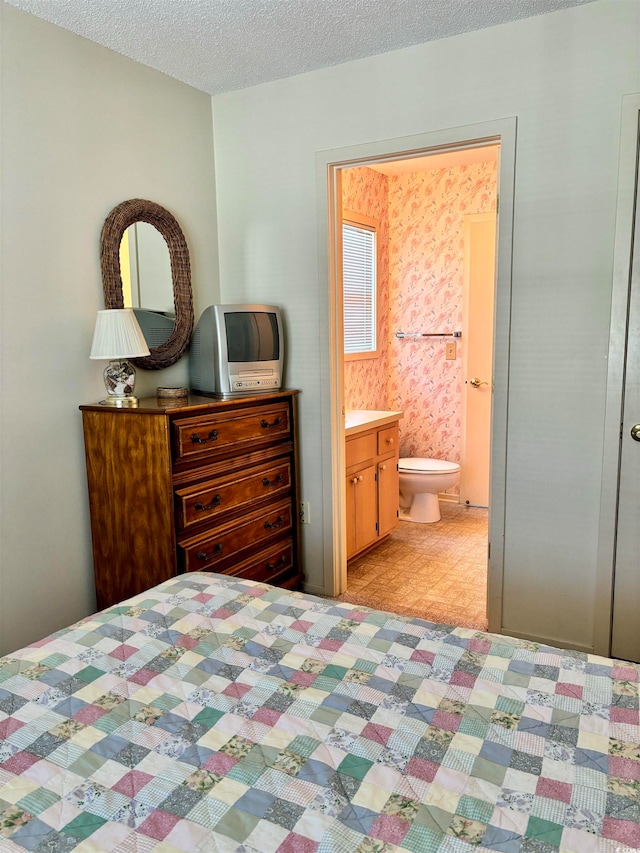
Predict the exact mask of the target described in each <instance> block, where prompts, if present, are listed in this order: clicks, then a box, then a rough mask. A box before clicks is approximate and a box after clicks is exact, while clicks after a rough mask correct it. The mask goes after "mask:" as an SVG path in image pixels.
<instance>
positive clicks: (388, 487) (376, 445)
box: [345, 412, 401, 559]
mask: <svg viewBox="0 0 640 853" xmlns="http://www.w3.org/2000/svg"><path fill="white" fill-rule="evenodd" d="M353 414H354V415H360V416H361V417H359V418H355V420H356V421H357V423H356V424H355V425H351V426H349V419H347V424H346V431H345V457H346V503H347V559H351V558H352V557H355V556H356V555H358V554H360V553H361V552H362V551H365V550H366V549H367V548H370V547H371V546H372V545H374V544H376V543H377V542H379V541H381V540H382V539H383V538H384V537H385V536H387V535H388V534H389V533H391V531H392V530H393V529H394V528H395V527H396V526H397V524H398V495H399V488H398V486H399V484H398V420H399V418H400V416H401V413H399V412H372V413H364V412H362V413H361V412H356V413H353ZM366 414H369V415H370V416H371V417H370V418H369V419H367V418H366V417H365V415H366ZM374 416H377V417H374Z"/></svg>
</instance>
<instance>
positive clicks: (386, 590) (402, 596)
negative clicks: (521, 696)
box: [338, 501, 488, 631]
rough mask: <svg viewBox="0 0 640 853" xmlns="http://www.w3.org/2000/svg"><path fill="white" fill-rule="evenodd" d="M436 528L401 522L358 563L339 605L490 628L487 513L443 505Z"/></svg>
mask: <svg viewBox="0 0 640 853" xmlns="http://www.w3.org/2000/svg"><path fill="white" fill-rule="evenodd" d="M440 513H441V515H442V518H441V520H440V521H438V522H436V523H435V524H415V523H412V522H400V524H399V526H398V528H397V529H396V530H395V531H394V532H393V533H392V534H391V535H390V536H389V537H388V538H387V539H386V540H385V541H384V542H381V543H380V545H378V546H377V547H376V548H374V549H372V550H371V551H369V552H368V553H367V554H364V555H363V556H362V557H359V558H358V559H356V560H354V561H353V563H351V564H350V565H349V567H348V571H347V585H348V588H347V592H345V593H343V594H342V595H340V596H338V600H339V601H348V602H351V603H353V604H363V605H365V606H367V607H373V608H377V609H380V610H391V611H393V612H395V613H400V614H402V615H406V616H413V617H419V618H421V619H428V620H429V621H431V622H441V623H444V624H448V625H458V626H461V627H463V628H477V629H478V630H481V631H486V630H487V612H486V596H487V535H488V532H487V531H488V519H487V516H488V511H487V510H486V509H480V508H478V507H466V506H460V505H459V504H455V503H449V502H445V501H441V502H440Z"/></svg>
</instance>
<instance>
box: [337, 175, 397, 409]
mask: <svg viewBox="0 0 640 853" xmlns="http://www.w3.org/2000/svg"><path fill="white" fill-rule="evenodd" d="M388 180H389V179H388V178H387V176H386V175H383V174H381V173H380V172H375V171H374V170H373V169H369V168H367V167H366V166H361V167H359V168H357V169H344V170H343V172H342V209H343V210H350V211H353V212H355V213H360V214H362V215H363V216H369V217H371V218H372V219H377V220H378V223H379V228H378V243H379V265H378V343H379V349H380V355H379V356H378V357H377V358H366V359H356V360H354V361H346V362H345V365H344V400H345V408H347V409H388V408H389V406H388V402H387V401H388V391H387V378H388V375H389V210H388V189H387V184H388Z"/></svg>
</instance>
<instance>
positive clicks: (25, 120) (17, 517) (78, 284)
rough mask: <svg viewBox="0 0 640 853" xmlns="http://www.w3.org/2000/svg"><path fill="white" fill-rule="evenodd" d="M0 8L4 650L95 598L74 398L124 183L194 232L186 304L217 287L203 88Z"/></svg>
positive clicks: (94, 388) (0, 613)
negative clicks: (110, 222)
mask: <svg viewBox="0 0 640 853" xmlns="http://www.w3.org/2000/svg"><path fill="white" fill-rule="evenodd" d="M0 14H1V15H2V22H1V23H2V68H1V74H2V131H1V133H2V137H1V147H2V187H1V189H2V246H1V254H2V261H1V263H2V268H1V272H2V290H1V299H2V302H1V323H2V327H1V331H2V344H1V346H2V365H1V370H2V375H1V392H2V409H1V420H0V435H1V445H0V466H1V472H0V473H1V507H0V509H1V513H2V518H1V524H2V528H1V539H0V542H1V549H2V551H1V564H0V651H4V652H7V651H10V650H12V649H15V648H17V647H19V646H22V645H24V644H26V643H28V642H31V641H33V640H36V639H38V638H40V637H41V636H43V635H45V634H47V633H49V632H51V631H53V630H55V629H58V628H60V627H62V626H64V625H66V624H68V623H70V622H72V621H74V620H76V619H78V618H80V617H82V616H85V615H87V614H88V613H90V612H91V610H92V608H93V607H94V606H95V599H94V591H93V568H92V560H91V549H90V533H89V519H88V509H87V494H86V480H85V471H84V455H83V454H84V451H83V443H82V429H81V418H80V412H79V411H78V405H79V404H80V403H83V402H91V401H95V400H98V399H100V397H101V394H102V393H103V392H104V385H103V383H102V370H103V368H104V364H103V363H102V362H92V361H90V360H89V349H90V346H91V337H92V334H93V324H94V322H95V314H96V311H97V310H98V309H99V308H102V307H104V303H103V298H102V283H101V279H100V267H99V254H98V251H99V236H100V229H101V228H102V223H103V222H104V219H105V217H106V216H107V214H108V213H109V211H110V210H111V209H112V208H113V207H114V206H115V205H116V204H117V203H118V202H120V201H123V200H124V199H127V198H135V197H141V198H149V199H152V200H153V201H156V202H158V203H159V204H162V205H164V206H165V207H167V208H168V209H169V210H170V211H171V212H172V213H173V214H174V215H175V216H176V218H177V219H178V221H179V222H180V223H181V225H182V227H183V230H184V232H185V236H186V238H187V242H188V244H189V247H190V251H191V260H192V267H193V279H194V289H195V301H196V310H197V311H199V310H201V309H202V308H203V307H205V306H206V305H208V304H210V303H212V302H216V301H218V295H219V294H218V284H217V281H218V275H217V255H216V219H215V186H214V164H213V153H212V152H213V141H212V121H211V99H210V98H209V97H208V96H206V95H204V94H203V93H201V92H197V91H196V90H194V89H192V88H190V87H188V86H185V85H183V84H181V83H178V82H176V81H175V80H173V79H171V78H169V77H166V76H165V75H162V74H159V73H157V72H155V71H152V70H150V69H149V68H146V67H144V66H142V65H140V64H138V63H135V62H132V61H130V60H128V59H125V58H124V57H122V56H119V55H118V54H116V53H113V52H112V51H109V50H106V49H104V48H101V47H99V46H97V45H95V44H93V43H92V42H89V41H87V40H85V39H81V38H79V37H77V36H75V35H73V34H71V33H68V32H66V31H64V30H62V29H59V28H58V27H55V26H52V25H51V24H48V23H45V22H44V21H41V20H38V19H36V18H33V17H32V16H31V15H28V14H25V13H23V12H20V11H17V10H16V9H14V8H12V7H10V6H7V5H5V4H0ZM186 381H187V369H186V361H185V360H183V361H182V362H180V363H179V364H178V365H176V366H174V367H173V368H171V369H169V370H167V371H140V372H139V375H138V383H139V386H140V391H141V392H142V393H145V392H146V393H155V388H156V386H157V385H160V384H162V385H167V384H182V383H185V382H186ZM148 511H150V512H151V511H153V508H152V507H149V508H148Z"/></svg>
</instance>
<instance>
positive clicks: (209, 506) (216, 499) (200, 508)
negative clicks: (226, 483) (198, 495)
mask: <svg viewBox="0 0 640 853" xmlns="http://www.w3.org/2000/svg"><path fill="white" fill-rule="evenodd" d="M221 500H222V498H221V497H220V495H214V496H213V497H212V498H211V503H210V504H207V505H206V506H203V505H202V504H201V503H200V501H197V503H194V505H193V508H194V509H195V510H196V512H206V511H207V510H208V509H215V508H216V507H217V506H220V501H221Z"/></svg>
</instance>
